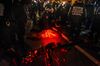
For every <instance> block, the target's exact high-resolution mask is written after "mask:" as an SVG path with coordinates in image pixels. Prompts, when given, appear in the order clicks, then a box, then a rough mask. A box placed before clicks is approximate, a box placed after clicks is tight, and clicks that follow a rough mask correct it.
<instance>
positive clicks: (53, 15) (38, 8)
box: [0, 0, 100, 58]
mask: <svg viewBox="0 0 100 66" xmlns="http://www.w3.org/2000/svg"><path fill="white" fill-rule="evenodd" d="M28 20H32V24H33V28H34V26H35V25H38V27H39V28H41V30H42V29H45V28H50V27H52V26H53V27H57V26H58V27H59V26H60V27H61V28H63V27H65V29H67V28H69V27H70V34H71V35H74V34H75V36H77V35H80V34H84V33H87V32H88V31H91V33H92V35H93V36H94V39H95V42H98V41H100V29H99V27H100V22H99V21H100V1H99V0H95V1H94V0H87V2H83V0H76V2H75V3H74V4H72V2H71V0H67V1H53V0H49V1H41V0H32V1H31V0H0V48H7V49H8V48H11V47H13V45H17V46H14V48H16V47H17V48H18V47H20V48H21V49H22V50H23V51H25V49H23V48H26V44H25V41H24V39H25V26H26V23H27V21H28ZM85 30H88V31H85ZM81 31H84V32H83V33H82V32H81ZM75 36H74V37H73V36H72V37H73V39H75ZM0 58H1V57H0Z"/></svg>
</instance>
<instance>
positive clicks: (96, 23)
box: [92, 0, 100, 43]
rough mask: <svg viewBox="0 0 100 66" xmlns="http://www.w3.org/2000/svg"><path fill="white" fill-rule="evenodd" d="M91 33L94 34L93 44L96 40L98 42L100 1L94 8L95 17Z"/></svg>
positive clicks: (99, 37) (99, 35)
mask: <svg viewBox="0 0 100 66" xmlns="http://www.w3.org/2000/svg"><path fill="white" fill-rule="evenodd" d="M92 31H93V33H95V34H96V35H95V42H96V43H97V42H98V40H99V42H100V1H99V0H98V2H97V4H96V6H95V16H94V22H93V26H92Z"/></svg>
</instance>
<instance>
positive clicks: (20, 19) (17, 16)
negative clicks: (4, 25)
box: [13, 0, 27, 54]
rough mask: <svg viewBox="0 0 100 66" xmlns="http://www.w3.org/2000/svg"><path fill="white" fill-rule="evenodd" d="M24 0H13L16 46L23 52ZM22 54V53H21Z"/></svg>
mask: <svg viewBox="0 0 100 66" xmlns="http://www.w3.org/2000/svg"><path fill="white" fill-rule="evenodd" d="M25 1H26V0H14V2H13V18H14V21H15V34H16V45H17V46H16V47H17V48H18V47H19V49H20V50H21V51H22V52H25V50H26V49H25V48H26V43H25V41H24V39H25V38H24V37H25V24H26V22H27V15H26V12H25V9H24V5H25ZM21 54H23V53H21Z"/></svg>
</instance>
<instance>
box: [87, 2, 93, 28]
mask: <svg viewBox="0 0 100 66" xmlns="http://www.w3.org/2000/svg"><path fill="white" fill-rule="evenodd" d="M94 7H95V5H94V3H93V1H91V0H89V1H88V2H87V3H86V12H87V14H86V22H85V26H86V28H87V29H91V26H92V24H93V19H94Z"/></svg>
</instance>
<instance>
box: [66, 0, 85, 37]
mask: <svg viewBox="0 0 100 66" xmlns="http://www.w3.org/2000/svg"><path fill="white" fill-rule="evenodd" d="M68 18H69V22H71V27H72V29H71V34H72V35H71V36H74V37H76V36H78V35H79V33H80V29H81V28H80V27H81V24H82V23H83V22H84V20H85V7H84V4H83V2H82V0H77V1H76V3H75V4H73V6H72V7H71V9H70V10H69V14H68Z"/></svg>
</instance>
